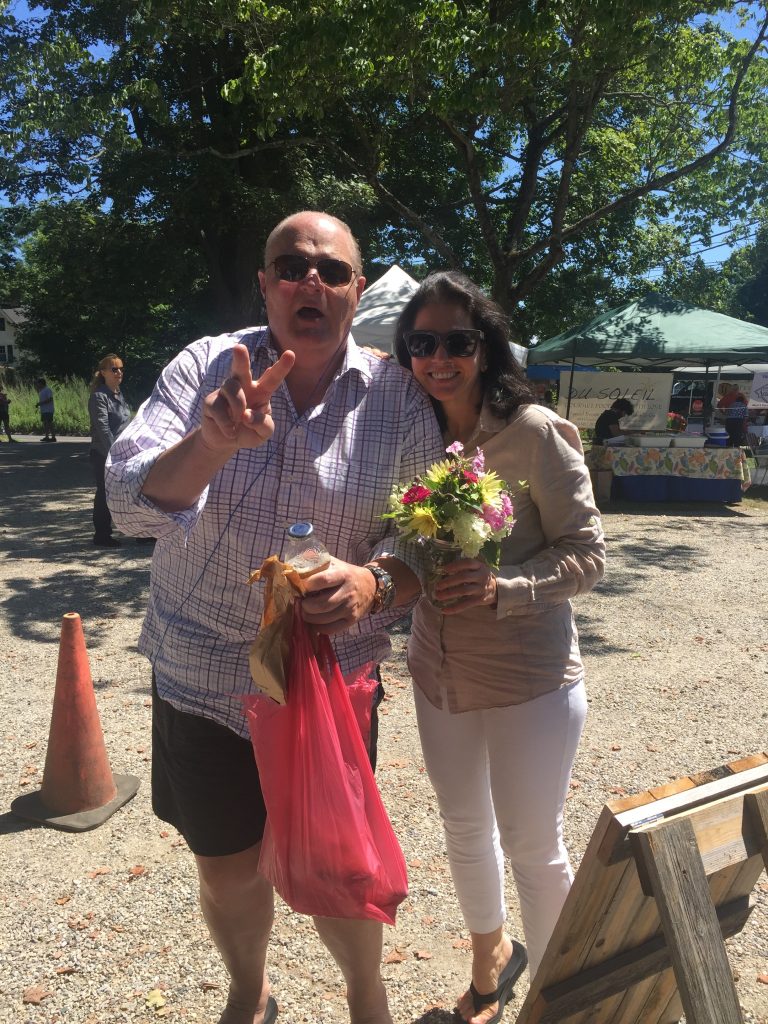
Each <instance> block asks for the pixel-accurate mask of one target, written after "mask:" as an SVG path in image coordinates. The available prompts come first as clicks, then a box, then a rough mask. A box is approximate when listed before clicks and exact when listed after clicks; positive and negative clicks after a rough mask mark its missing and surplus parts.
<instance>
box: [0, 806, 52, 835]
mask: <svg viewBox="0 0 768 1024" xmlns="http://www.w3.org/2000/svg"><path fill="white" fill-rule="evenodd" d="M43 827H44V826H43V825H38V824H37V823H36V822H34V821H23V820H22V819H21V818H17V817H16V815H15V814H11V812H10V811H7V812H6V813H5V814H0V836H13V835H17V834H18V833H19V832H29V831H30V829H33V828H43Z"/></svg>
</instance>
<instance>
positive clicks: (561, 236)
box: [507, 16, 768, 284]
mask: <svg viewBox="0 0 768 1024" xmlns="http://www.w3.org/2000/svg"><path fill="white" fill-rule="evenodd" d="M767 35H768V16H766V18H765V20H764V21H763V24H762V25H761V27H760V31H759V33H758V35H757V38H756V39H755V41H754V42H753V43H752V45H751V46H750V48H749V51H748V52H747V54H746V56H745V57H744V59H743V61H742V62H741V66H740V67H739V70H738V72H737V74H736V78H735V79H734V83H733V86H732V88H731V92H730V95H729V98H728V105H727V109H728V126H727V129H726V132H725V134H724V136H723V138H722V139H721V140H720V142H718V143H717V145H715V146H713V147H712V149H710V150H709V151H708V152H706V153H703V154H702V155H701V156H699V157H696V159H695V160H690V161H689V162H688V163H687V164H683V166H682V167H678V168H675V170H672V171H668V172H667V173H666V174H661V175H659V176H658V177H655V178H651V179H650V180H648V181H647V182H645V183H644V184H642V185H638V186H636V187H635V188H631V189H629V190H628V191H627V192H625V193H624V194H623V195H621V196H619V197H618V198H617V199H614V200H613V201H612V202H610V203H606V204H605V205H604V206H601V207H600V208H599V209H597V210H593V211H592V213H589V214H587V215H586V216H584V217H582V218H581V219H580V220H578V221H576V222H575V223H573V224H570V225H568V226H567V227H564V228H563V229H562V230H561V231H559V232H556V231H552V232H550V234H549V235H548V236H547V237H546V238H543V239H541V240H540V241H538V242H535V243H534V244H533V245H530V246H528V248H526V249H523V250H518V251H517V252H508V253H507V258H508V259H510V260H512V261H513V262H514V263H515V264H519V263H520V262H522V261H523V260H526V259H529V258H530V257H531V256H535V255H536V254H537V253H540V252H543V251H545V250H546V249H548V248H550V246H552V245H557V244H559V243H562V242H563V241H566V240H567V239H569V238H572V237H573V236H574V235H578V234H581V233H582V232H583V231H584V230H585V229H586V228H588V227H590V226H591V225H592V224H594V223H595V222H596V221H599V220H604V219H605V218H606V217H608V216H610V215H611V214H612V213H615V212H616V211H617V210H620V209H622V208H623V207H625V206H628V205H629V204H630V203H633V202H635V200H637V199H640V198H642V196H645V195H648V193H649V192H656V191H659V190H661V189H664V188H666V187H667V186H668V185H670V184H672V183H673V182H675V181H678V180H679V179H680V178H685V177H687V176H688V175H690V174H693V173H694V172H695V171H698V170H700V169H701V168H702V167H706V166H707V165H708V164H710V163H712V162H713V161H714V160H715V159H716V158H717V157H718V156H719V155H720V154H721V153H723V152H725V150H727V149H728V147H729V146H730V144H731V143H732V142H733V138H734V136H735V134H736V124H737V121H738V100H739V93H740V90H741V86H742V83H743V81H744V78H745V76H746V74H747V71H748V70H749V68H750V66H751V64H752V61H753V60H754V57H755V54H756V53H757V51H758V50H759V49H760V47H761V46H762V44H763V42H764V41H765V39H766V36H767ZM535 272H536V268H534V271H532V273H535ZM521 284H522V282H521Z"/></svg>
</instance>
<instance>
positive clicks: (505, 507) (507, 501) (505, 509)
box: [501, 491, 514, 519]
mask: <svg viewBox="0 0 768 1024" xmlns="http://www.w3.org/2000/svg"><path fill="white" fill-rule="evenodd" d="M501 511H502V513H503V515H504V518H505V519H511V518H512V513H513V512H514V509H513V507H512V499H511V498H510V496H509V495H508V494H507V492H506V491H503V492H502V495H501Z"/></svg>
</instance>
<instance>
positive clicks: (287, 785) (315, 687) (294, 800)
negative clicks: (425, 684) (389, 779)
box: [245, 602, 408, 924]
mask: <svg viewBox="0 0 768 1024" xmlns="http://www.w3.org/2000/svg"><path fill="white" fill-rule="evenodd" d="M292 640H293V642H292V646H291V658H290V665H289V669H288V690H287V700H286V703H285V704H284V705H280V704H277V703H275V702H274V701H271V700H269V698H267V697H264V696H261V695H258V696H249V697H246V698H245V710H246V715H247V718H248V726H249V729H250V732H251V739H252V741H253V748H254V752H255V755H256V762H257V764H258V766H259V775H260V778H261V787H262V791H263V793H264V802H265V804H266V808H267V825H266V829H265V832H264V839H263V841H262V847H261V858H260V861H259V870H260V871H261V872H262V874H264V875H265V877H266V878H268V879H269V881H270V882H271V883H272V885H273V886H274V887H275V889H276V890H277V892H278V893H279V894H280V896H281V897H282V898H283V899H284V900H285V902H286V903H287V904H288V906H290V907H292V908H293V909H294V910H296V911H299V912H300V913H303V914H317V915H319V916H321V917H342V918H372V919H373V920H375V921H383V922H384V923H386V924H394V923H395V912H396V910H397V907H398V905H399V904H400V903H402V901H403V900H404V899H405V897H406V895H407V892H408V878H407V873H406V867H405V858H404V857H403V852H402V850H401V849H400V846H399V844H398V842H397V839H396V838H395V834H394V832H393V830H392V825H391V824H390V821H389V818H388V817H387V812H386V810H385V809H384V804H383V803H382V800H381V796H380V794H379V791H378V788H377V786H376V781H375V779H374V777H373V771H372V769H371V764H370V761H369V759H368V753H367V750H366V748H365V746H364V744H363V740H362V737H361V735H360V728H359V726H358V723H357V720H356V716H355V712H354V710H353V708H352V705H351V703H350V699H349V695H348V693H347V687H346V686H345V685H344V680H343V678H342V675H341V672H340V670H339V666H338V663H337V662H336V657H335V655H334V653H333V649H332V647H331V644H330V641H329V640H328V637H327V636H321V637H320V638H319V653H318V656H317V657H315V654H314V651H313V650H312V644H311V641H310V638H309V634H308V632H307V629H306V626H305V624H304V621H303V619H302V618H301V612H300V610H299V607H298V602H296V605H295V607H294V618H293V638H292ZM318 659H319V661H320V664H318ZM321 665H322V669H321V667H320V666H321ZM324 677H325V678H324ZM371 685H372V686H373V685H375V683H372V684H371ZM369 692H370V691H369Z"/></svg>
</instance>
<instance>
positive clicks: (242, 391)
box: [107, 212, 443, 1024]
mask: <svg viewBox="0 0 768 1024" xmlns="http://www.w3.org/2000/svg"><path fill="white" fill-rule="evenodd" d="M259 283H260V286H261V290H262V293H263V295H264V298H265V301H266V309H267V317H268V322H269V327H268V328H254V329H248V330H243V331H239V332H237V333H236V334H234V335H225V336H223V337H219V338H204V339H202V340H200V341H198V342H195V343H194V344H192V345H190V346H189V348H187V349H186V350H184V351H183V352H182V353H181V354H180V355H179V356H178V357H177V358H176V359H175V360H173V362H172V363H171V364H170V365H169V366H168V367H167V368H166V369H165V371H164V372H163V374H162V376H161V377H160V380H159V381H158V383H157V386H156V388H155V391H154V393H153V395H152V397H151V398H150V399H149V401H148V402H147V403H145V405H144V406H142V408H141V409H140V410H139V412H138V414H137V416H136V417H135V419H134V420H133V421H132V422H131V423H130V424H129V426H128V427H127V428H126V429H125V431H124V432H123V433H122V434H121V435H120V437H119V438H118V440H117V441H116V442H115V445H114V446H113V448H112V450H111V453H110V458H109V460H108V462H107V492H108V495H109V501H110V507H111V509H112V514H113V516H114V519H115V522H116V523H117V524H118V525H119V527H120V529H121V530H122V531H123V532H125V533H127V534H141V533H150V534H152V535H153V536H155V537H157V538H158V543H157V545H156V548H155V554H154V558H153V566H152V583H151V593H150V602H149V610H148V613H147V618H146V620H145V623H144V628H143V631H142V636H141V641H140V646H141V650H142V651H143V652H144V653H146V654H147V655H148V656H149V658H150V660H151V661H152V664H153V669H154V679H155V694H154V718H153V806H154V808H155V811H156V813H158V814H159V816H160V817H162V818H163V819H164V820H167V821H170V822H171V823H173V824H174V825H175V826H176V827H177V828H178V829H179V830H180V831H181V832H182V833H183V834H184V836H185V838H186V839H187V842H188V844H189V846H190V848H191V849H192V852H193V853H194V854H195V857H196V862H197V867H198V873H199V877H200V893H201V905H202V910H203V914H204V916H205V919H206V921H207V924H208V927H209V930H210V932H211V936H212V938H213V940H214V942H215V943H216V945H217V946H218V949H219V951H220V953H221V955H222V958H223V960H224V962H225V964H226V967H227V969H228V971H229V974H230V978H231V984H230V990H229V1001H228V1003H227V1006H226V1008H225V1009H224V1012H223V1014H222V1016H221V1018H220V1024H269V1022H271V1021H273V1020H274V1019H275V1017H276V1015H277V1006H276V1003H275V1001H274V999H273V998H272V997H271V996H270V995H269V982H268V979H267V975H266V971H265V961H266V951H267V942H268V939H269V934H270V931H271V927H272V918H273V894H272V890H271V887H270V886H269V885H268V883H267V882H266V880H265V879H264V878H263V877H262V876H260V875H259V874H258V872H257V865H258V858H259V843H260V840H261V836H262V832H263V827H264V818H265V811H264V807H263V802H262V801H261V793H260V789H259V783H258V771H257V769H256V766H255V764H254V761H253V752H252V748H251V745H250V742H249V740H248V738H247V737H248V732H247V727H246V724H245V719H244V717H243V714H242V710H241V707H240V702H239V701H238V699H237V697H236V694H237V693H243V692H247V691H248V690H249V689H250V688H251V681H250V676H249V673H248V649H249V647H250V644H251V642H252V640H253V638H254V635H255V634H256V632H257V629H258V622H259V621H260V617H261V591H260V588H258V587H249V586H248V585H247V583H246V580H247V577H248V572H249V569H251V568H252V567H258V566H259V565H260V564H261V562H262V560H263V559H264V558H266V557H267V556H269V555H271V554H280V553H281V552H282V549H283V544H284V535H285V530H286V528H287V527H288V526H289V525H290V524H291V523H293V522H295V521H298V520H303V519H306V520H310V521H311V522H313V524H314V526H315V529H316V532H317V535H318V537H320V538H321V539H322V540H323V541H324V542H325V544H326V546H327V547H328V549H329V550H330V551H331V552H332V553H333V554H334V555H336V556H337V557H335V558H333V559H332V561H331V564H330V566H329V568H328V569H326V570H324V571H323V572H321V573H317V574H316V575H315V576H313V577H312V578H311V580H310V581H309V590H310V594H309V596H307V597H306V598H304V600H303V602H302V609H303V614H304V618H305V619H306V620H307V621H308V622H310V623H312V624H313V625H314V626H316V627H317V628H319V629H320V630H322V631H323V632H326V633H330V634H334V635H335V636H336V639H335V647H336V651H337V654H338V657H339V662H340V664H341V668H342V671H343V672H345V673H349V672H350V671H352V670H354V669H356V668H357V667H360V666H362V665H364V664H366V663H367V662H371V661H375V662H378V661H380V660H381V659H382V657H384V656H385V655H386V653H387V651H388V649H389V644H388V639H387V636H386V632H385V627H386V626H387V625H388V624H389V623H390V622H392V621H393V620H394V619H396V618H397V617H398V616H399V615H400V614H402V612H396V611H392V610H389V611H388V610H387V609H388V608H389V603H390V601H392V599H393V597H394V601H393V607H394V606H395V605H396V606H401V605H403V604H406V603H408V602H409V601H410V600H412V599H413V597H415V596H416V594H417V593H418V591H419V583H418V579H417V577H416V576H415V575H414V572H413V571H412V569H413V568H415V565H413V564H412V565H411V568H409V563H411V562H412V558H413V555H412V554H411V553H410V552H408V551H407V550H406V549H405V548H404V547H403V546H402V545H401V544H400V543H399V542H394V541H392V540H391V539H388V538H387V537H386V528H385V526H384V523H383V522H382V520H381V518H380V516H381V514H382V513H383V512H385V511H386V509H387V499H388V496H389V493H390V490H391V487H392V485H393V484H394V483H395V482H396V481H406V480H409V479H411V478H412V477H413V476H414V475H415V474H416V473H419V472H422V471H423V470H424V469H425V468H426V467H427V466H428V465H429V464H431V463H432V462H433V461H434V460H435V459H436V458H438V457H439V456H440V454H441V453H442V451H443V445H442V443H441V440H440V436H439V431H438V429H437V426H436V423H435V420H434V417H433V414H432V410H431V406H430V405H429V403H428V401H427V399H426V398H425V396H424V395H423V393H422V392H421V389H420V388H418V386H417V385H416V384H415V382H414V381H413V379H412V378H411V377H410V375H409V374H407V373H406V372H405V371H404V370H403V369H402V368H401V367H399V366H397V365H395V364H394V363H392V362H389V361H382V360H380V359H377V358H376V357H375V356H372V355H370V354H365V353H363V352H361V351H360V350H359V349H358V348H357V347H356V346H355V344H354V342H353V341H352V339H351V336H350V334H349V331H350V326H351V323H352V318H353V316H354V313H355V309H356V308H357V303H358V300H359V298H360V295H361V293H362V291H363V288H364V286H365V278H364V277H363V276H362V274H361V265H360V252H359V249H358V246H357V243H356V242H355V240H354V238H353V237H352V235H351V233H350V231H349V228H348V227H347V226H346V225H345V224H344V223H343V222H341V221H339V220H337V219H336V218H334V217H330V216H327V215H325V214H322V213H314V212H303V213H299V214H295V215H293V216H291V217H289V218H287V219H286V220H284V221H283V222H281V223H280V224H278V226H277V227H276V228H275V229H274V230H273V232H272V233H271V235H270V236H269V238H268V240H267V245H266V251H265V259H264V270H262V271H260V272H259ZM366 566H369V567H370V568H368V567H366ZM372 569H373V570H374V571H372ZM382 570H383V572H382ZM380 608H381V609H383V610H382V611H379V610H378V609H380ZM370 612H373V613H374V614H372V615H371V614H369V613H370ZM315 924H316V926H317V928H318V931H319V933H320V936H321V938H322V939H323V941H324V942H325V944H326V945H327V946H328V948H329V950H330V951H331V953H332V954H333V956H334V958H335V959H336V962H337V963H338V965H339V967H340V968H341V971H342V973H343V975H344V978H345V981H346V983H347V1002H348V1004H349V1012H350V1019H351V1021H352V1024H391V1017H390V1015H389V1010H388V1008H387V997H386V993H385V991H384V986H383V984H382V980H381V975H380V961H381V948H382V929H381V926H380V925H379V924H378V923H376V922H373V921H350V920H336V919H329V918H325V919H320V918H318V919H316V920H315Z"/></svg>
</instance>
